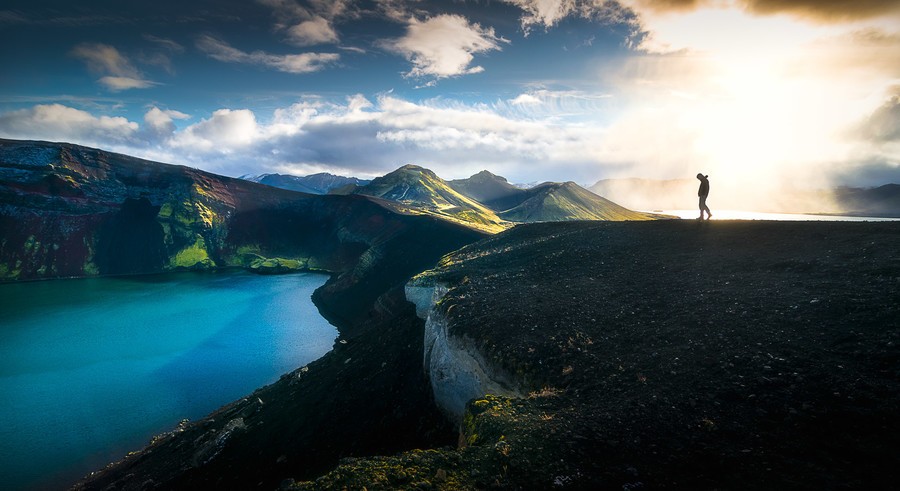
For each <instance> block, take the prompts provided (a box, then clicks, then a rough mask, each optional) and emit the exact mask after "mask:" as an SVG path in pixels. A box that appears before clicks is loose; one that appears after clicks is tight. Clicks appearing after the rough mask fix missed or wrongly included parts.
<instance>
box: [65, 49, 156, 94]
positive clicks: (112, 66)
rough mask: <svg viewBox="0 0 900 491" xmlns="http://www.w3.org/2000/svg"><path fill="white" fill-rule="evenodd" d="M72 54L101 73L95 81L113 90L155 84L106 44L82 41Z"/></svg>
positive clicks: (143, 87) (94, 70)
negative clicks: (101, 75)
mask: <svg viewBox="0 0 900 491" xmlns="http://www.w3.org/2000/svg"><path fill="white" fill-rule="evenodd" d="M72 56H74V57H76V58H80V59H81V60H83V61H84V62H85V63H86V64H87V66H88V69H90V70H91V71H93V72H95V73H100V74H103V75H104V76H103V77H101V78H100V79H99V80H98V81H97V82H98V83H99V84H101V85H103V86H104V87H106V88H107V89H109V90H111V91H113V92H119V91H122V90H128V89H146V88H148V87H152V86H154V85H157V84H156V83H155V82H151V81H149V80H146V79H144V78H143V76H142V75H141V73H140V71H138V69H137V68H135V67H134V65H133V64H132V63H131V62H130V61H129V60H128V58H126V57H125V56H124V55H122V54H121V53H119V50H117V49H116V48H115V47H113V46H110V45H108V44H100V43H82V44H79V45H77V46H75V48H73V49H72Z"/></svg>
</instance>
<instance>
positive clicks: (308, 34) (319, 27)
mask: <svg viewBox="0 0 900 491" xmlns="http://www.w3.org/2000/svg"><path fill="white" fill-rule="evenodd" d="M287 32H288V36H289V38H290V40H291V42H293V43H294V44H296V45H298V46H312V45H315V44H326V43H336V42H338V35H337V32H335V30H334V27H332V26H331V23H330V22H329V21H327V20H325V19H324V18H322V17H319V16H316V17H313V18H312V19H310V20H306V21H303V22H301V23H299V24H297V25H295V26H292V27H290V28H288V30H287Z"/></svg>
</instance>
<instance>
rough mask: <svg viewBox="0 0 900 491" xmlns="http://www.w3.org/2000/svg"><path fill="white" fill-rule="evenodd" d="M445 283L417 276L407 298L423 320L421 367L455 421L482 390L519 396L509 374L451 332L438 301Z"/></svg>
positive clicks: (480, 395)
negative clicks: (423, 340) (423, 333)
mask: <svg viewBox="0 0 900 491" xmlns="http://www.w3.org/2000/svg"><path fill="white" fill-rule="evenodd" d="M446 293H447V287H446V285H443V284H441V283H438V282H433V281H430V280H429V279H427V277H425V276H423V277H418V278H416V279H413V280H412V281H411V282H410V283H408V284H407V285H406V298H407V300H409V301H410V302H412V303H413V304H414V305H415V306H416V315H418V316H419V317H420V318H422V319H424V320H425V335H424V338H425V342H424V351H423V352H424V356H423V367H424V369H425V372H426V374H427V375H428V378H429V380H430V381H431V387H432V391H433V393H434V399H435V402H436V403H437V405H438V406H439V407H440V408H441V409H442V410H443V411H444V412H445V413H446V414H447V415H448V416H449V417H450V418H451V419H452V420H453V421H455V422H457V423H459V422H461V421H462V419H463V414H464V412H465V409H466V403H467V402H469V401H470V400H472V399H474V398H477V397H482V396H484V395H485V394H495V395H502V396H510V397H519V396H521V395H522V392H521V391H520V390H518V389H517V388H516V384H515V382H514V381H513V380H512V377H510V376H509V374H507V373H505V372H504V371H503V370H501V369H500V368H498V367H496V366H494V365H493V364H491V363H490V362H489V361H488V360H486V359H485V358H484V356H482V355H481V353H479V351H478V349H477V347H476V346H475V343H473V342H472V340H471V339H468V338H466V337H457V336H454V335H453V334H452V333H451V331H452V329H451V328H450V325H449V321H448V319H447V316H446V315H445V314H444V312H443V311H442V309H441V307H440V305H439V303H440V300H441V298H443V297H444V295H445V294H446Z"/></svg>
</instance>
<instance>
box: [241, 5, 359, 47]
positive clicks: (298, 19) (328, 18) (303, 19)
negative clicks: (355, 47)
mask: <svg viewBox="0 0 900 491" xmlns="http://www.w3.org/2000/svg"><path fill="white" fill-rule="evenodd" d="M258 1H259V3H260V4H262V5H265V6H267V7H269V8H271V9H272V12H273V14H274V15H275V18H276V19H277V22H276V24H275V30H276V31H285V32H286V33H287V36H288V39H287V40H288V42H290V43H291V44H294V45H297V46H314V45H317V44H333V43H337V42H338V41H339V40H340V37H339V36H338V33H337V31H336V30H335V28H334V23H335V21H336V20H338V19H342V18H346V17H350V18H353V17H356V16H357V12H356V10H355V9H354V8H352V7H353V5H352V4H353V2H352V1H351V0H310V1H309V2H306V4H305V5H301V4H299V3H297V2H294V1H291V0H258Z"/></svg>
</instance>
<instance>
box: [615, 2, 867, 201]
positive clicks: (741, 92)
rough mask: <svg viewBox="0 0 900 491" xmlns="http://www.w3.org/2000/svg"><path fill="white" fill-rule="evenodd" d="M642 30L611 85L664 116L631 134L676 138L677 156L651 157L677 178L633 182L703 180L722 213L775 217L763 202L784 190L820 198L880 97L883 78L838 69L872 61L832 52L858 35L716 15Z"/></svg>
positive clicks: (670, 17) (649, 22)
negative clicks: (637, 53) (816, 191)
mask: <svg viewBox="0 0 900 491" xmlns="http://www.w3.org/2000/svg"><path fill="white" fill-rule="evenodd" d="M644 21H645V24H646V26H647V27H648V29H649V30H650V32H651V33H652V34H651V36H650V37H649V39H648V40H647V41H646V42H645V43H644V45H643V46H642V47H643V48H644V49H645V50H646V51H647V52H648V53H649V55H648V56H646V57H645V58H644V59H642V60H641V61H639V62H635V63H632V64H630V65H627V66H626V67H624V69H623V70H622V73H623V74H624V75H623V77H622V80H620V81H619V82H620V85H621V87H622V88H623V89H622V90H623V91H626V92H628V91H630V92H629V93H630V94H631V95H632V97H633V101H634V103H635V104H636V105H639V106H645V107H650V108H653V109H654V110H656V111H659V112H661V113H663V117H656V118H654V119H652V120H651V119H650V118H647V119H646V120H645V121H643V123H644V124H643V125H642V126H641V127H640V130H641V131H642V132H644V134H646V135H654V134H657V133H660V132H669V133H674V134H677V135H678V138H679V140H680V141H681V143H682V148H679V149H677V150H673V149H666V150H662V151H660V154H661V158H662V159H665V158H669V159H670V160H672V161H671V162H669V163H668V165H667V166H666V167H665V168H667V169H670V170H674V171H677V172H679V174H678V175H674V174H673V175H666V176H655V175H652V174H646V175H641V177H650V178H653V177H657V178H660V177H662V178H675V177H684V176H692V175H694V173H696V172H698V171H701V170H702V171H703V172H705V173H709V174H710V175H711V176H715V177H714V179H715V180H714V182H715V183H716V186H717V188H718V189H719V192H718V193H716V195H717V196H719V197H720V199H721V198H725V200H727V202H728V206H736V207H741V208H746V209H758V210H761V211H762V210H765V211H775V210H773V209H772V206H773V204H774V203H775V199H774V198H773V196H774V197H778V196H783V195H785V194H786V192H785V191H786V190H788V191H789V190H790V189H792V188H796V189H801V188H807V189H808V188H820V187H828V186H830V185H831V184H832V183H831V182H829V179H830V178H831V173H832V171H833V170H834V166H835V165H836V164H835V163H836V162H839V161H847V160H848V159H849V158H851V156H852V152H853V151H854V142H853V139H852V137H850V136H848V135H850V134H851V133H852V131H853V128H854V125H858V124H859V122H860V121H863V120H864V119H865V118H866V117H867V115H868V114H871V111H872V110H873V109H874V108H876V107H878V104H879V102H878V101H879V98H883V97H884V95H883V94H884V78H878V77H871V76H867V77H862V78H861V77H860V76H859V74H858V73H855V72H851V71H848V70H846V69H845V63H841V62H840V61H841V60H844V59H846V57H847V52H856V51H854V50H857V51H860V52H861V53H863V55H867V56H870V55H873V54H874V52H871V53H870V52H863V51H864V50H866V49H869V50H870V51H871V50H873V49H875V48H870V47H867V46H865V45H863V44H859V45H851V44H852V43H847V42H840V40H842V39H845V38H847V39H853V38H852V35H853V33H857V32H859V30H860V29H863V28H865V26H861V25H854V26H850V27H847V26H822V25H813V24H808V23H801V22H797V21H794V20H792V19H790V18H787V17H757V16H751V15H748V14H746V13H743V12H740V11H736V10H726V9H716V8H710V9H701V10H697V11H694V12H691V13H687V14H666V15H659V16H650V17H647V18H645V19H644ZM859 37H860V36H859V35H858V34H857V38H859ZM633 87H638V88H639V89H637V90H635V89H633ZM654 126H655V127H656V128H652V127H654ZM647 140H649V138H648V139H647ZM675 159H680V160H681V161H680V162H678V161H675ZM636 167H638V168H643V167H642V165H641V164H637V165H636ZM661 167H662V166H660V165H659V164H658V162H657V163H654V164H653V165H650V164H648V165H646V169H647V171H648V172H652V171H657V172H658V171H659V169H660V168H661ZM623 177H625V176H623ZM751 183H752V184H751Z"/></svg>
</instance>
